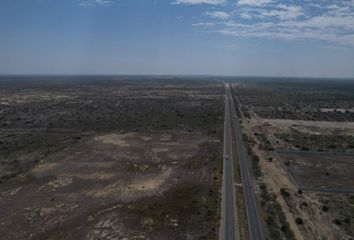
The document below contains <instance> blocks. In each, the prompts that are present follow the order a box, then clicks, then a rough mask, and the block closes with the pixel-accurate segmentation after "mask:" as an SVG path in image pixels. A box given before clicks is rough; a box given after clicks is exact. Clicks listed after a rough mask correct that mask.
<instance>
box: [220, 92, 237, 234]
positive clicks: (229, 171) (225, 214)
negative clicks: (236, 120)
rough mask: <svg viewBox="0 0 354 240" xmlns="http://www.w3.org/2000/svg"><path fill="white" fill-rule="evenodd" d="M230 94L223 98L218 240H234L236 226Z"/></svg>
mask: <svg viewBox="0 0 354 240" xmlns="http://www.w3.org/2000/svg"><path fill="white" fill-rule="evenodd" d="M229 97H230V94H226V96H225V123H224V163H223V182H222V202H221V227H220V240H236V239H239V237H238V233H239V231H238V229H237V227H238V224H237V218H236V216H237V214H236V193H235V180H234V167H233V157H232V151H233V150H232V148H233V144H232V135H231V134H232V131H231V118H230V99H229Z"/></svg>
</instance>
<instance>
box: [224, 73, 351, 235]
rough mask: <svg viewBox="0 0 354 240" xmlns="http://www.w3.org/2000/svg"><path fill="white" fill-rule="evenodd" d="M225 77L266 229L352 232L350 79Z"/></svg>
mask: <svg viewBox="0 0 354 240" xmlns="http://www.w3.org/2000/svg"><path fill="white" fill-rule="evenodd" d="M230 82H231V83H232V87H233V92H234V97H235V99H238V100H239V101H235V103H237V104H236V105H237V108H238V110H237V111H238V114H239V115H240V116H242V120H241V123H242V124H241V126H242V131H243V133H244V139H246V143H247V146H248V152H249V154H250V155H251V159H250V162H249V163H250V164H251V165H252V167H253V173H254V176H255V179H254V182H255V183H256V189H257V188H258V191H257V199H258V201H259V202H260V206H261V210H262V211H261V215H262V218H263V223H264V226H265V229H264V230H265V233H266V237H267V238H268V239H333V240H335V239H353V237H354V233H353V231H352V229H354V225H353V223H354V212H353V194H352V193H348V192H351V189H353V186H354V182H353V178H352V172H353V167H354V162H353V153H354V151H353V149H354V142H353V140H354V138H353V137H354V115H353V111H352V110H353V106H354V95H353V92H354V82H353V81H350V80H330V79H326V80H321V79H281V78H278V79H276V78H274V79H271V78H269V79H265V78H248V79H236V80H232V79H230ZM277 152H280V156H279V154H277ZM284 165H285V166H284ZM294 180H296V181H295V182H294ZM305 190H306V191H305ZM328 190H330V191H331V192H324V191H328ZM333 190H341V191H337V192H335V193H333ZM343 190H344V191H343Z"/></svg>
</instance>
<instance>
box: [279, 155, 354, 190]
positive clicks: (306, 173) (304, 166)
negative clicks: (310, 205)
mask: <svg viewBox="0 0 354 240" xmlns="http://www.w3.org/2000/svg"><path fill="white" fill-rule="evenodd" d="M279 155H280V157H281V159H282V161H283V163H284V165H285V166H286V167H287V169H288V171H289V173H290V174H291V175H292V176H293V177H294V179H295V181H296V183H297V185H298V187H299V188H300V189H302V190H310V191H334V192H354V175H353V171H354V155H353V154H344V153H331V152H322V153H316V152H303V151H291V152H279Z"/></svg>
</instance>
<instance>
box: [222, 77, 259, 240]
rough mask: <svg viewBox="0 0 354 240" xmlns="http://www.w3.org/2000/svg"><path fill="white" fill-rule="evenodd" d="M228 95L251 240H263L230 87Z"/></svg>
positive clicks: (245, 152) (246, 155)
mask: <svg viewBox="0 0 354 240" xmlns="http://www.w3.org/2000/svg"><path fill="white" fill-rule="evenodd" d="M226 95H227V96H228V97H227V99H228V100H229V101H230V103H229V104H227V105H228V108H231V113H230V115H231V125H232V127H234V130H235V131H234V133H235V140H236V152H237V158H238V161H239V164H240V172H241V180H242V185H243V191H244V198H245V205H246V213H247V221H248V231H249V237H250V239H251V240H262V239H264V238H263V232H262V225H261V221H260V215H259V212H258V207H257V202H256V197H255V193H254V187H253V182H252V175H251V172H250V167H249V162H248V159H249V156H248V154H247V151H246V148H245V145H244V142H243V139H242V132H241V127H240V123H239V118H238V117H237V114H236V110H235V104H234V101H233V98H232V96H231V91H230V86H229V84H227V85H226Z"/></svg>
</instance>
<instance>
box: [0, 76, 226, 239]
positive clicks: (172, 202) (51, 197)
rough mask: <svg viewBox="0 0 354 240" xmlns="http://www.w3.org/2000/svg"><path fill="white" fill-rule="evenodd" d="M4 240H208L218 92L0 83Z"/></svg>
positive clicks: (190, 82)
mask: <svg viewBox="0 0 354 240" xmlns="http://www.w3.org/2000/svg"><path fill="white" fill-rule="evenodd" d="M0 85H1V87H0V89H1V90H0V125H1V132H0V134H1V140H0V161H1V164H0V179H1V180H0V181H1V183H0V212H1V214H0V232H1V239H4V240H5V239H199V238H200V239H215V238H216V236H217V231H218V217H219V187H220V184H221V182H220V179H221V177H220V174H221V173H220V171H221V163H222V159H221V158H222V142H221V140H222V134H223V132H222V130H223V113H224V111H223V108H224V102H223V94H224V86H223V84H222V83H219V82H217V81H211V80H210V81H209V80H203V81H201V80H198V79H152V78H151V79H150V78H134V79H132V78H124V79H108V78H103V79H101V78H89V79H87V78H85V79H84V78H82V79H80V78H75V79H74V78H73V79H70V78H64V79H60V78H52V79H45V78H32V79H29V78H28V79H9V78H2V79H1V81H0Z"/></svg>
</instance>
